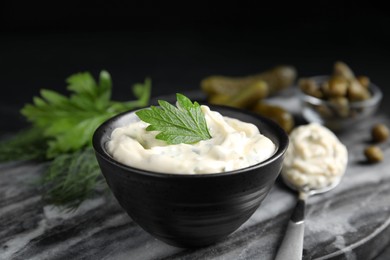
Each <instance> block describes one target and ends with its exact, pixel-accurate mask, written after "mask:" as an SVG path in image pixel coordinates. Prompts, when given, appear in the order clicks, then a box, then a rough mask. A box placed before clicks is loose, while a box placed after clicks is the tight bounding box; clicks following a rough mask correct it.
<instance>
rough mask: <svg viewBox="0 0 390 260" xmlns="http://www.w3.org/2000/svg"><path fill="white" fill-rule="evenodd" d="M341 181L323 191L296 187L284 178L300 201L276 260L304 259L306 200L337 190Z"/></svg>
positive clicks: (324, 188) (322, 189)
mask: <svg viewBox="0 0 390 260" xmlns="http://www.w3.org/2000/svg"><path fill="white" fill-rule="evenodd" d="M282 176H283V175H282ZM340 180H341V178H339V179H338V181H335V182H333V183H330V185H328V186H326V187H323V188H321V189H310V188H309V187H307V186H303V187H302V186H297V185H294V184H293V183H291V182H290V181H289V180H288V179H287V178H284V177H283V181H284V183H285V184H286V185H287V186H288V187H290V188H291V189H293V190H296V191H298V195H299V199H298V201H297V204H296V206H295V209H294V211H293V213H292V215H291V217H290V220H289V223H288V226H287V231H286V234H285V236H284V238H283V241H282V243H281V245H280V247H279V250H278V252H277V254H276V257H275V260H287V259H288V260H297V259H302V252H303V234H304V220H305V205H306V200H307V199H308V198H309V196H312V195H315V194H320V193H324V192H327V191H329V190H331V189H333V188H335V187H336V186H337V185H338V184H339V183H340Z"/></svg>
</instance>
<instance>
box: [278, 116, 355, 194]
mask: <svg viewBox="0 0 390 260" xmlns="http://www.w3.org/2000/svg"><path fill="white" fill-rule="evenodd" d="M347 162H348V152H347V148H346V147H345V146H344V145H343V144H342V143H341V142H340V141H339V139H338V138H337V137H336V135H335V134H334V133H333V132H331V131H330V130H329V129H328V128H326V127H324V126H321V125H319V124H317V123H311V124H308V125H303V126H300V127H297V128H295V129H294V130H293V131H292V132H291V134H290V145H289V147H288V149H287V152H286V157H285V159H284V161H283V170H282V175H283V177H284V178H286V179H287V181H289V182H290V183H292V184H294V185H295V186H298V187H307V188H309V189H321V188H324V187H327V186H330V185H332V184H335V183H338V182H339V181H340V179H341V177H342V176H343V174H344V172H345V169H346V167H347Z"/></svg>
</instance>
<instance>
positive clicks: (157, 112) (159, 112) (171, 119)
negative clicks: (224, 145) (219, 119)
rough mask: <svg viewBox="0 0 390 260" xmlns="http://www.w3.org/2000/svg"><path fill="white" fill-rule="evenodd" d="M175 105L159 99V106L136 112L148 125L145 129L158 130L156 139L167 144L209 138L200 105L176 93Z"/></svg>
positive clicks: (191, 142)
mask: <svg viewBox="0 0 390 260" xmlns="http://www.w3.org/2000/svg"><path fill="white" fill-rule="evenodd" d="M176 98H177V106H176V107H175V106H173V105H171V104H169V103H168V102H167V101H164V100H159V101H158V104H159V105H160V106H159V107H156V106H151V107H150V108H145V109H142V110H139V111H137V112H136V114H137V116H138V117H139V118H140V119H141V120H142V121H144V122H146V123H149V124H150V125H149V126H148V127H147V128H146V130H147V131H160V133H158V134H157V135H156V139H159V140H163V141H165V142H167V143H168V144H180V143H185V144H193V143H197V142H199V141H201V140H207V139H210V138H211V135H210V132H209V129H208V127H207V123H206V118H205V115H204V114H203V112H202V110H201V108H200V105H199V104H198V103H197V102H194V103H192V101H191V100H190V99H189V98H187V97H186V96H184V95H182V94H179V93H178V94H176Z"/></svg>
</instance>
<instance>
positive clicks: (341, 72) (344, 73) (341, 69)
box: [333, 61, 355, 79]
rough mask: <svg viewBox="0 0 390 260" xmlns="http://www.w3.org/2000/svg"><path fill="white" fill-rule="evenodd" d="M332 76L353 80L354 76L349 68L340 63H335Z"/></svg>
mask: <svg viewBox="0 0 390 260" xmlns="http://www.w3.org/2000/svg"><path fill="white" fill-rule="evenodd" d="M333 75H336V76H341V77H343V78H346V79H353V78H355V75H354V73H353V71H352V70H351V68H350V67H348V65H347V64H345V63H344V62H342V61H337V62H336V63H335V64H334V66H333Z"/></svg>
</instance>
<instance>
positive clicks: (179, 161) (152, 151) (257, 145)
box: [107, 106, 276, 174]
mask: <svg viewBox="0 0 390 260" xmlns="http://www.w3.org/2000/svg"><path fill="white" fill-rule="evenodd" d="M201 109H202V112H203V113H204V114H205V117H206V122H207V126H208V128H209V131H210V134H211V136H212V138H211V139H208V140H204V141H200V142H198V143H195V144H177V145H168V144H166V143H165V142H164V141H160V140H157V139H156V138H155V136H156V135H157V134H158V132H156V131H146V127H147V126H148V124H147V123H145V122H143V121H137V122H133V123H130V124H129V125H127V126H123V127H119V128H116V129H115V130H114V131H113V132H112V134H111V140H110V141H108V143H107V150H108V152H109V153H110V154H111V155H112V156H113V158H114V159H116V160H117V161H119V162H121V163H123V164H126V165H129V166H132V167H135V168H139V169H144V170H149V171H154V172H162V173H176V174H200V173H201V174H203V173H220V172H226V171H232V170H236V169H241V168H245V167H248V166H251V165H254V164H257V163H260V162H262V161H264V160H266V159H268V158H269V157H271V156H272V155H273V154H274V153H275V149H276V148H275V144H274V143H273V142H272V141H271V140H270V139H269V138H267V137H266V136H264V135H262V134H261V133H260V132H259V129H258V128H257V127H256V126H255V125H253V124H250V123H246V122H242V121H240V120H238V119H234V118H229V117H224V116H222V115H221V114H220V113H218V112H215V111H211V110H210V108H209V107H208V106H201Z"/></svg>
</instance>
